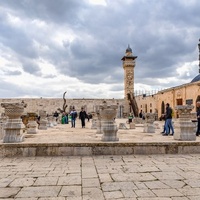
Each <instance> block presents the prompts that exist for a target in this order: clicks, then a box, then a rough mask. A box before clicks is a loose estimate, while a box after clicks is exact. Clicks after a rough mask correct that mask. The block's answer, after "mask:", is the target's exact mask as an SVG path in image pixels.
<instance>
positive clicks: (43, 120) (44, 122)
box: [38, 110, 48, 130]
mask: <svg viewBox="0 0 200 200" xmlns="http://www.w3.org/2000/svg"><path fill="white" fill-rule="evenodd" d="M39 116H40V121H39V123H40V124H39V127H38V129H40V130H47V122H48V121H47V112H46V111H44V110H40V111H39Z"/></svg>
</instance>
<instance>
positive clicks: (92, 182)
mask: <svg viewBox="0 0 200 200" xmlns="http://www.w3.org/2000/svg"><path fill="white" fill-rule="evenodd" d="M82 187H84V188H85V187H89V188H92V187H100V183H99V179H97V178H89V179H82Z"/></svg>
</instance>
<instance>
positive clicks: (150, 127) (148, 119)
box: [143, 113, 155, 133]
mask: <svg viewBox="0 0 200 200" xmlns="http://www.w3.org/2000/svg"><path fill="white" fill-rule="evenodd" d="M154 121H155V114H154V113H146V114H145V124H144V130H143V132H144V133H155V128H154V124H153V123H154Z"/></svg>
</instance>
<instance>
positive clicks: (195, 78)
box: [191, 74, 200, 83]
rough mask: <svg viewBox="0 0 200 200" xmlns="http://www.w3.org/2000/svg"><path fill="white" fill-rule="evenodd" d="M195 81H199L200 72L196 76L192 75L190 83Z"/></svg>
mask: <svg viewBox="0 0 200 200" xmlns="http://www.w3.org/2000/svg"><path fill="white" fill-rule="evenodd" d="M197 81H200V74H199V75H197V76H196V77H194V78H193V79H192V81H191V83H194V82H197Z"/></svg>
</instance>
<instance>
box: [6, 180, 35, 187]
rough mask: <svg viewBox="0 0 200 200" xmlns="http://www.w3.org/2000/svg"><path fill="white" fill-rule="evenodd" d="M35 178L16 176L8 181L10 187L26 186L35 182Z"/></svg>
mask: <svg viewBox="0 0 200 200" xmlns="http://www.w3.org/2000/svg"><path fill="white" fill-rule="evenodd" d="M35 180H36V179H35V178H16V179H15V180H14V181H13V182H11V183H10V185H9V186H10V187H28V186H32V185H33V184H34V182H35Z"/></svg>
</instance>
